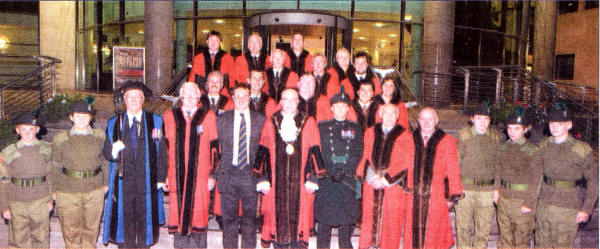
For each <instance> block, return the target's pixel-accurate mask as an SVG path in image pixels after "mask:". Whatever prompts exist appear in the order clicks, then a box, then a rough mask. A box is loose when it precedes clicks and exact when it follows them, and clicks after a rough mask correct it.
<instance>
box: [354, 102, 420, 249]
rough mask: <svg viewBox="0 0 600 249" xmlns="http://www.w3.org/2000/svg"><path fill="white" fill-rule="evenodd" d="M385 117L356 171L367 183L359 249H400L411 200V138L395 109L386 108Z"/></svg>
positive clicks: (370, 133)
mask: <svg viewBox="0 0 600 249" xmlns="http://www.w3.org/2000/svg"><path fill="white" fill-rule="evenodd" d="M382 113H383V120H382V122H381V123H378V124H376V125H375V126H373V127H371V128H369V129H368V130H367V131H366V132H365V139H364V148H365V149H364V153H363V159H362V160H361V163H360V164H359V165H358V167H357V169H356V175H357V176H358V177H361V178H363V179H364V183H363V192H362V193H363V195H362V198H363V199H362V224H361V227H360V239H359V248H386V249H388V248H389V249H397V248H399V246H400V239H401V236H402V232H403V231H402V227H404V222H405V216H406V215H405V212H406V209H405V206H406V205H407V204H408V202H409V201H410V200H411V197H410V196H411V194H409V192H408V191H409V190H410V187H412V182H411V181H410V179H411V178H410V177H408V176H410V175H412V164H413V160H414V145H413V142H412V135H411V134H410V132H409V131H408V130H407V129H405V128H404V127H402V126H401V125H399V124H397V119H398V109H397V107H396V106H395V105H393V104H386V105H384V106H383V109H382ZM405 234H406V232H405ZM405 240H406V239H405Z"/></svg>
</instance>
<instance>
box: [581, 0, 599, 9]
mask: <svg viewBox="0 0 600 249" xmlns="http://www.w3.org/2000/svg"><path fill="white" fill-rule="evenodd" d="M583 8H584V9H586V10H587V9H593V8H598V0H592V1H585V2H584V5H583Z"/></svg>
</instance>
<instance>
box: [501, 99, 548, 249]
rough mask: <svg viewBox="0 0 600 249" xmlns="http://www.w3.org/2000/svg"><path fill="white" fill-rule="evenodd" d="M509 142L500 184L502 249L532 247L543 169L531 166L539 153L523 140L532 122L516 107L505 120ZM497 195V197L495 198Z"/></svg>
mask: <svg viewBox="0 0 600 249" xmlns="http://www.w3.org/2000/svg"><path fill="white" fill-rule="evenodd" d="M506 124H507V131H508V136H509V140H507V141H506V142H504V144H502V146H501V147H500V169H499V173H500V184H501V185H502V186H500V187H499V189H498V190H496V191H498V192H499V199H497V200H494V201H495V202H496V203H497V204H498V226H499V228H500V238H499V239H498V247H499V248H529V247H530V241H531V237H532V236H533V228H534V227H535V219H534V217H533V214H534V212H533V211H532V210H534V208H535V201H536V195H537V190H538V189H539V183H540V179H541V168H540V167H538V165H537V164H535V163H531V162H532V159H533V158H534V153H535V152H536V150H537V146H536V145H535V144H532V143H530V142H529V141H527V139H526V138H525V137H524V135H525V133H527V131H528V130H529V122H528V120H527V118H526V117H525V115H524V110H523V109H522V108H521V107H517V109H516V111H515V113H514V114H513V115H511V116H510V117H509V118H508V120H507V121H506ZM496 196H498V195H496Z"/></svg>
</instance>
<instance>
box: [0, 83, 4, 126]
mask: <svg viewBox="0 0 600 249" xmlns="http://www.w3.org/2000/svg"><path fill="white" fill-rule="evenodd" d="M2 92H3V91H2V90H0V118H2V119H4V100H3V99H2Z"/></svg>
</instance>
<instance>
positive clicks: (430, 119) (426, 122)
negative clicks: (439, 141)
mask: <svg viewBox="0 0 600 249" xmlns="http://www.w3.org/2000/svg"><path fill="white" fill-rule="evenodd" d="M418 121H419V127H420V128H421V134H422V135H424V136H430V135H431V134H433V132H435V129H436V126H437V124H438V121H439V120H438V115H437V112H436V111H435V109H433V108H431V107H425V108H423V109H421V111H420V112H419V118H418Z"/></svg>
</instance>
